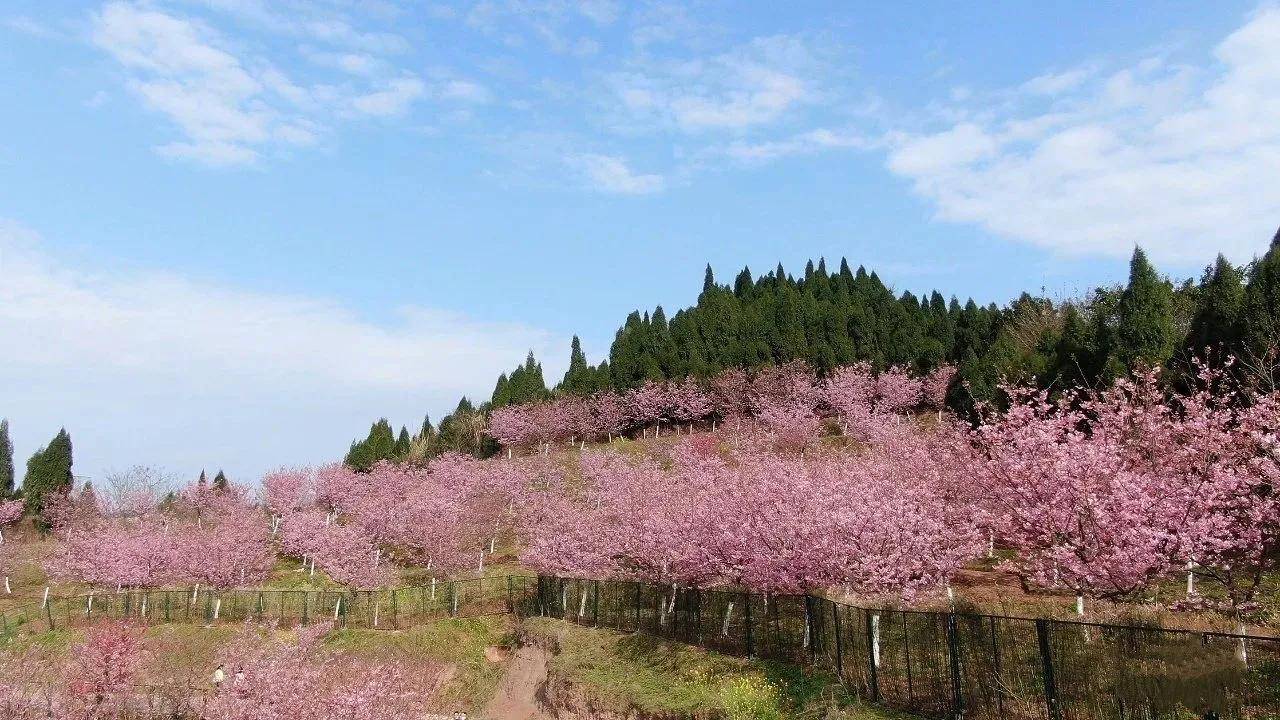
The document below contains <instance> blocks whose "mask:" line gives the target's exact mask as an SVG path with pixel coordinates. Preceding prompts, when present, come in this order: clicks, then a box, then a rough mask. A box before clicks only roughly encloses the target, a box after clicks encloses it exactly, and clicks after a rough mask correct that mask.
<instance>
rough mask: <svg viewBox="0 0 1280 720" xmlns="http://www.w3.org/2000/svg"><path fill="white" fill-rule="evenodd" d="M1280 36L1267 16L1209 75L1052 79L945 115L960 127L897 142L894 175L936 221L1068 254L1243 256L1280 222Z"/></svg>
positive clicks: (1225, 50) (1232, 39)
mask: <svg viewBox="0 0 1280 720" xmlns="http://www.w3.org/2000/svg"><path fill="white" fill-rule="evenodd" d="M1278 39H1280V10H1278V9H1265V10H1262V11H1259V12H1258V13H1256V14H1255V15H1254V16H1252V17H1251V18H1250V19H1249V20H1248V21H1247V22H1246V23H1245V24H1244V25H1243V26H1242V27H1240V28H1239V29H1237V30H1236V31H1235V32H1233V33H1232V34H1231V35H1230V36H1228V37H1227V38H1225V39H1224V40H1222V42H1221V43H1219V44H1218V46H1217V47H1216V48H1215V51H1214V59H1215V62H1212V63H1210V62H1204V63H1201V64H1200V65H1199V66H1194V65H1186V64H1175V63H1171V62H1169V61H1167V60H1165V59H1163V58H1148V59H1145V60H1143V61H1141V62H1138V63H1135V64H1134V65H1132V66H1131V67H1125V68H1121V69H1118V70H1113V71H1111V72H1109V73H1102V72H1098V73H1095V72H1093V71H1092V70H1088V71H1086V70H1079V71H1069V72H1066V73H1058V74H1051V75H1043V76H1040V77H1038V78H1034V79H1032V80H1030V81H1028V82H1027V83H1026V84H1024V85H1023V86H1022V88H1021V89H1020V91H1017V92H1014V93H1013V94H1012V99H1011V100H1007V101H1006V102H1003V103H997V104H980V103H982V101H983V99H982V98H975V99H974V100H973V104H972V105H970V106H968V107H953V108H949V109H948V111H949V112H950V113H952V114H954V115H956V116H959V117H961V118H962V119H960V120H958V121H954V122H953V123H952V124H951V125H950V126H949V127H947V128H946V129H944V130H941V131H938V132H932V133H923V134H920V133H916V134H906V135H891V136H890V141H891V142H892V143H893V145H894V147H893V150H892V151H891V152H890V154H889V156H888V160H887V164H888V167H889V169H890V170H892V171H893V172H894V173H896V174H898V175H901V176H903V177H905V178H908V179H909V180H911V182H912V184H913V187H914V189H915V192H916V193H918V194H919V195H921V196H922V197H924V198H926V199H928V200H929V201H930V202H932V203H933V204H934V205H935V207H936V209H937V216H938V218H939V219H941V220H945V221H950V222H960V223H972V224H976V225H979V226H981V227H983V228H985V229H986V230H988V231H990V232H992V233H995V234H998V235H1001V236H1004V237H1008V238H1011V239H1015V240H1019V241H1023V242H1027V243H1030V244H1033V245H1036V246H1039V247H1044V248H1048V249H1051V250H1054V251H1057V252H1062V253H1067V254H1100V255H1109V256H1117V257H1123V256H1125V255H1127V254H1128V253H1129V252H1130V251H1131V250H1132V248H1133V246H1134V244H1135V243H1136V244H1141V245H1142V246H1143V247H1144V248H1146V249H1147V250H1148V252H1149V253H1150V254H1151V255H1153V256H1154V257H1156V258H1159V259H1160V260H1163V261H1165V262H1169V263H1173V264H1177V265H1180V266H1184V267H1186V266H1196V265H1200V264H1203V263H1206V262H1208V261H1210V260H1211V259H1212V258H1211V257H1210V254H1211V253H1213V252H1215V251H1217V250H1222V251H1223V252H1225V253H1226V254H1227V255H1228V256H1230V257H1232V258H1233V259H1236V260H1246V259H1248V258H1249V257H1251V256H1252V255H1253V254H1255V253H1256V252H1259V251H1261V250H1262V249H1263V248H1264V247H1265V245H1266V242H1267V241H1268V240H1269V239H1270V238H1271V235H1272V233H1273V232H1274V229H1275V226H1276V225H1277V224H1278V223H1280V192H1277V191H1276V176H1277V170H1276V169H1277V168H1280V123H1277V122H1276V118H1277V117H1280V42H1278V41H1277V40H1278ZM1046 95H1049V96H1052V101H1051V102H1050V103H1049V106H1048V107H1047V108H1046V107H1045V106H1044V101H1045V96H1046Z"/></svg>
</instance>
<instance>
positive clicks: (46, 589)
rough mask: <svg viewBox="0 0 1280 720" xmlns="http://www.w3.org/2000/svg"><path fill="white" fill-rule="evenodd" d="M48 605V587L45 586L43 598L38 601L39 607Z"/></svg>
mask: <svg viewBox="0 0 1280 720" xmlns="http://www.w3.org/2000/svg"><path fill="white" fill-rule="evenodd" d="M48 606H49V588H48V586H46V587H45V589H44V600H42V601H40V608H41V609H44V608H46V607H48Z"/></svg>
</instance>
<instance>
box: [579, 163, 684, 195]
mask: <svg viewBox="0 0 1280 720" xmlns="http://www.w3.org/2000/svg"><path fill="white" fill-rule="evenodd" d="M574 164H576V165H577V166H578V167H579V168H581V170H582V172H583V173H584V174H585V175H586V176H587V180H588V181H589V186H590V187H591V188H593V189H595V190H599V191H601V192H606V193H613V194H619V195H646V194H649V193H656V192H661V191H662V189H663V188H664V187H666V182H665V181H664V180H663V178H662V176H661V175H646V174H638V173H636V172H634V171H633V170H632V169H631V168H630V167H629V166H628V165H627V163H626V161H625V160H623V159H622V158H618V157H613V156H611V155H596V154H584V155H578V156H577V157H575V158H574Z"/></svg>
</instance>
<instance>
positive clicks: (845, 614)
mask: <svg viewBox="0 0 1280 720" xmlns="http://www.w3.org/2000/svg"><path fill="white" fill-rule="evenodd" d="M494 613H512V614H515V615H517V616H521V617H530V616H539V615H541V616H549V617H556V618H560V619H563V620H566V621H569V622H574V623H578V624H581V625H587V626H594V627H602V628H610V629H614V630H621V631H624V632H638V633H644V634H648V635H653V636H657V637H662V638H667V639H670V640H676V641H680V642H685V643H689V644H693V645H698V646H701V647H705V648H707V649H710V650H714V651H717V652H720V653H724V654H728V655H736V656H742V657H757V658H762V659H768V660H780V661H786V662H791V663H797V664H801V665H807V666H812V667H815V668H818V669H820V670H822V671H825V672H829V673H831V674H832V675H834V676H835V677H836V678H838V679H839V681H840V682H841V683H842V684H843V685H844V686H845V687H846V688H848V689H849V691H850V692H852V693H853V694H855V695H857V696H859V697H861V698H864V699H866V700H868V701H871V702H874V703H879V704H882V705H886V706H889V707H893V708H898V709H902V710H907V711H910V712H913V713H917V714H920V715H924V716H928V717H935V718H959V717H965V718H978V719H982V720H985V719H987V718H1010V719H1013V720H1104V719H1108V720H1109V719H1111V718H1119V719H1121V720H1128V719H1130V718H1132V719H1133V720H1164V719H1166V718H1168V719H1169V720H1174V719H1175V718H1176V719H1177V720H1183V719H1184V718H1186V717H1188V716H1190V715H1198V716H1201V717H1206V718H1209V717H1213V718H1222V719H1230V720H1276V719H1277V718H1280V639H1277V638H1269V637H1261V636H1250V635H1239V634H1231V633H1221V632H1195V631H1187V630H1169V629H1165V628H1158V627H1147V626H1139V625H1108V624H1104V623H1091V622H1081V621H1069V620H1048V619H1035V618H1020V617H1007V616H1000V615H978V614H968V613H941V612H927V611H912V610H887V609H879V608H866V607H858V606H854V605H849V604H846V603H841V602H837V601H833V600H830V599H828V598H824V597H818V596H814V595H763V594H755V593H748V592H735V591H731V590H703V589H697V588H679V587H674V586H671V585H666V586H662V585H651V584H645V583H641V582H629V581H618V580H592V579H584V578H566V577H547V576H540V577H532V576H515V575H513V576H499V577H489V578H475V579H470V580H452V581H440V582H433V583H431V584H425V585H418V586H413V587H405V588H390V589H384V590H375V591H351V590H346V591H337V590H265V589H264V590H228V591H222V592H218V591H202V592H201V593H196V594H194V595H193V593H191V592H188V591H186V590H135V591H126V592H120V593H111V592H104V593H96V594H92V595H89V594H86V595H78V596H71V597H55V598H50V599H49V602H48V603H33V604H31V605H27V606H23V607H20V608H15V609H12V610H9V611H8V612H5V613H3V614H0V622H2V624H3V625H2V627H0V629H2V630H3V631H5V632H17V631H22V630H24V629H25V630H46V629H53V628H59V627H66V626H78V625H82V624H85V623H88V622H91V621H92V620H94V619H96V618H102V617H110V618H128V619H132V620H135V621H140V622H150V623H163V622H201V623H206V624H207V623H214V622H242V621H245V620H260V621H273V622H277V623H280V624H283V625H289V624H307V623H310V622H317V621H322V620H335V621H336V622H337V623H338V624H339V625H340V626H344V627H359V628H378V629H399V628H406V627H411V626H413V625H416V624H421V623H423V622H428V621H431V620H436V619H440V618H443V617H474V616H477V615H482V614H494Z"/></svg>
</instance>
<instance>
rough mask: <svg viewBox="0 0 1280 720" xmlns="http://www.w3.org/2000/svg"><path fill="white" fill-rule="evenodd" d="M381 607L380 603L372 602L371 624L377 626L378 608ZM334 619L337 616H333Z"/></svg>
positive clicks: (340, 600) (339, 600)
mask: <svg viewBox="0 0 1280 720" xmlns="http://www.w3.org/2000/svg"><path fill="white" fill-rule="evenodd" d="M338 602H342V598H338ZM381 608H382V603H380V602H375V603H374V604H373V626H374V627H378V610H380V609H381ZM334 620H337V618H334Z"/></svg>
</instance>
